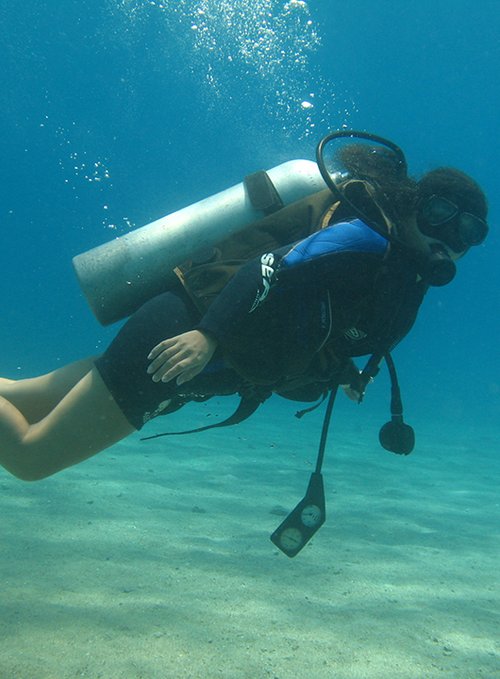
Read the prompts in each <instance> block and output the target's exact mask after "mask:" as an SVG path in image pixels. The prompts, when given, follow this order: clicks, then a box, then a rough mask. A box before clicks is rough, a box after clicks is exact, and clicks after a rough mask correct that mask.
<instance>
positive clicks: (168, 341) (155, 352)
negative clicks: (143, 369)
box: [148, 337, 178, 361]
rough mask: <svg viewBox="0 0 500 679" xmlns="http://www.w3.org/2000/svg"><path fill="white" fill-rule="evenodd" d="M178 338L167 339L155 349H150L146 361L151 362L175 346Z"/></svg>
mask: <svg viewBox="0 0 500 679" xmlns="http://www.w3.org/2000/svg"><path fill="white" fill-rule="evenodd" d="M177 340H178V337H170V338H169V339H166V340H163V341H161V342H160V343H159V344H157V345H156V346H155V347H153V348H152V349H151V351H150V352H149V354H148V359H149V360H150V361H151V360H153V359H154V358H156V357H157V356H159V355H160V354H161V353H163V352H164V351H168V350H169V349H171V348H172V347H174V346H175V345H176V344H177Z"/></svg>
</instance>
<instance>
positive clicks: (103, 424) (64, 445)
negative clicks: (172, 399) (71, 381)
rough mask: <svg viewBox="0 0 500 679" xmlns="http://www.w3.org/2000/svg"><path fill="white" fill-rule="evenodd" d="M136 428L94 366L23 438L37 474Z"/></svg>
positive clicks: (87, 454) (58, 467)
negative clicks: (126, 416)
mask: <svg viewBox="0 0 500 679" xmlns="http://www.w3.org/2000/svg"><path fill="white" fill-rule="evenodd" d="M133 431H135V429H134V427H133V426H132V425H131V424H130V423H129V422H128V420H127V419H126V418H125V416H124V415H123V413H122V411H121V410H120V408H119V407H118V406H117V404H116V402H115V401H114V399H113V397H112V396H111V394H110V392H109V390H108V388H107V387H106V385H105V384H104V382H103V380H102V379H101V377H100V375H99V373H98V371H97V370H96V369H95V368H93V369H92V370H90V371H89V372H88V373H87V374H86V375H85V376H84V377H83V378H82V379H81V380H80V381H79V382H78V383H77V384H76V385H75V386H74V387H73V388H72V389H71V390H70V391H69V392H68V394H66V396H65V397H64V398H63V399H62V400H61V401H60V402H59V403H58V405H57V406H56V407H55V408H54V409H53V410H52V411H51V412H50V413H49V414H48V415H47V416H46V417H45V418H44V419H43V420H41V421H40V422H38V423H36V424H33V425H31V426H30V427H29V429H28V431H27V433H26V436H25V437H24V440H23V446H22V447H23V449H24V450H23V452H24V455H25V458H26V464H29V468H30V469H32V470H33V474H34V477H35V478H39V477H40V478H42V477H44V476H48V475H50V474H54V473H55V472H57V471H60V470H61V469H64V468H65V467H69V466H71V465H74V464H77V463H78V462H82V461H83V460H85V459H87V458H89V457H91V456H92V455H95V454H96V453H98V452H100V451H101V450H104V449H105V448H108V447H109V446H111V445H113V444H114V443H116V442H117V441H120V440H121V439H123V438H125V437H126V436H128V435H129V434H131V433H132V432H133Z"/></svg>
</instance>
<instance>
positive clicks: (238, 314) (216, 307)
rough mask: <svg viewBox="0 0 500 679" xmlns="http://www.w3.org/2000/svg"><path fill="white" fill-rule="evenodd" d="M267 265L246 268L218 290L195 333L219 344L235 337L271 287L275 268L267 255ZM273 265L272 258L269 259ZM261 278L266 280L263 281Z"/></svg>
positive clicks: (256, 263) (253, 262)
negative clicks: (208, 336) (198, 331)
mask: <svg viewBox="0 0 500 679" xmlns="http://www.w3.org/2000/svg"><path fill="white" fill-rule="evenodd" d="M266 257H267V260H266V261H267V263H266V264H263V263H262V262H261V258H258V259H254V260H251V261H250V262H248V263H247V264H245V265H244V266H243V267H242V268H241V269H240V270H239V271H238V273H237V274H236V275H235V276H234V278H232V279H231V280H230V281H229V283H228V284H227V285H226V286H225V287H224V288H223V289H222V290H221V292H220V293H219V295H218V296H217V298H216V299H215V300H214V302H213V303H212V304H211V306H210V308H209V309H208V311H207V312H206V313H205V315H204V316H203V317H202V319H201V321H200V322H199V324H198V329H199V330H202V331H204V332H208V333H210V334H211V335H212V336H213V337H215V338H216V339H217V340H218V341H219V342H220V343H221V344H224V343H225V341H227V340H229V338H230V337H232V336H233V335H234V331H235V329H236V328H237V327H238V326H239V325H240V324H242V323H243V321H244V320H245V319H246V318H247V317H248V315H249V314H250V313H251V311H252V309H253V308H254V307H255V304H256V303H257V302H258V300H259V298H260V297H261V296H262V294H263V281H264V284H265V285H264V289H265V290H268V289H269V287H270V280H271V279H272V277H273V273H274V268H273V266H272V263H270V262H271V259H270V258H269V257H270V256H269V255H266ZM271 258H273V261H274V255H271ZM263 276H264V277H265V278H263Z"/></svg>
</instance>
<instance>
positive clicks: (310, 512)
mask: <svg viewBox="0 0 500 679" xmlns="http://www.w3.org/2000/svg"><path fill="white" fill-rule="evenodd" d="M321 516H322V515H321V509H320V508H319V507H318V506H317V505H307V507H304V509H303V510H302V512H301V514H300V519H301V521H302V523H303V524H304V526H307V528H314V526H317V525H318V524H319V522H320V521H321Z"/></svg>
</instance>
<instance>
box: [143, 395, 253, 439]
mask: <svg viewBox="0 0 500 679" xmlns="http://www.w3.org/2000/svg"><path fill="white" fill-rule="evenodd" d="M261 403H262V399H260V400H259V399H254V398H248V397H246V396H242V397H241V400H240V403H239V405H238V407H237V408H236V410H235V411H234V413H233V414H232V415H231V416H230V417H228V418H227V419H226V420H223V421H222V422H216V423H215V424H208V425H206V426H205V427H197V428H196V429H187V430H186V431H165V432H163V433H162V434H153V435H152V436H143V437H142V438H141V441H150V440H151V439H159V438H161V437H162V436H181V435H182V434H196V433H198V432H200V431H207V429H216V428H217V427H230V426H231V425H232V424H239V423H240V422H243V420H246V419H248V418H249V417H250V415H253V414H254V412H255V411H256V410H257V408H258V407H259V406H260V404H261Z"/></svg>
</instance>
